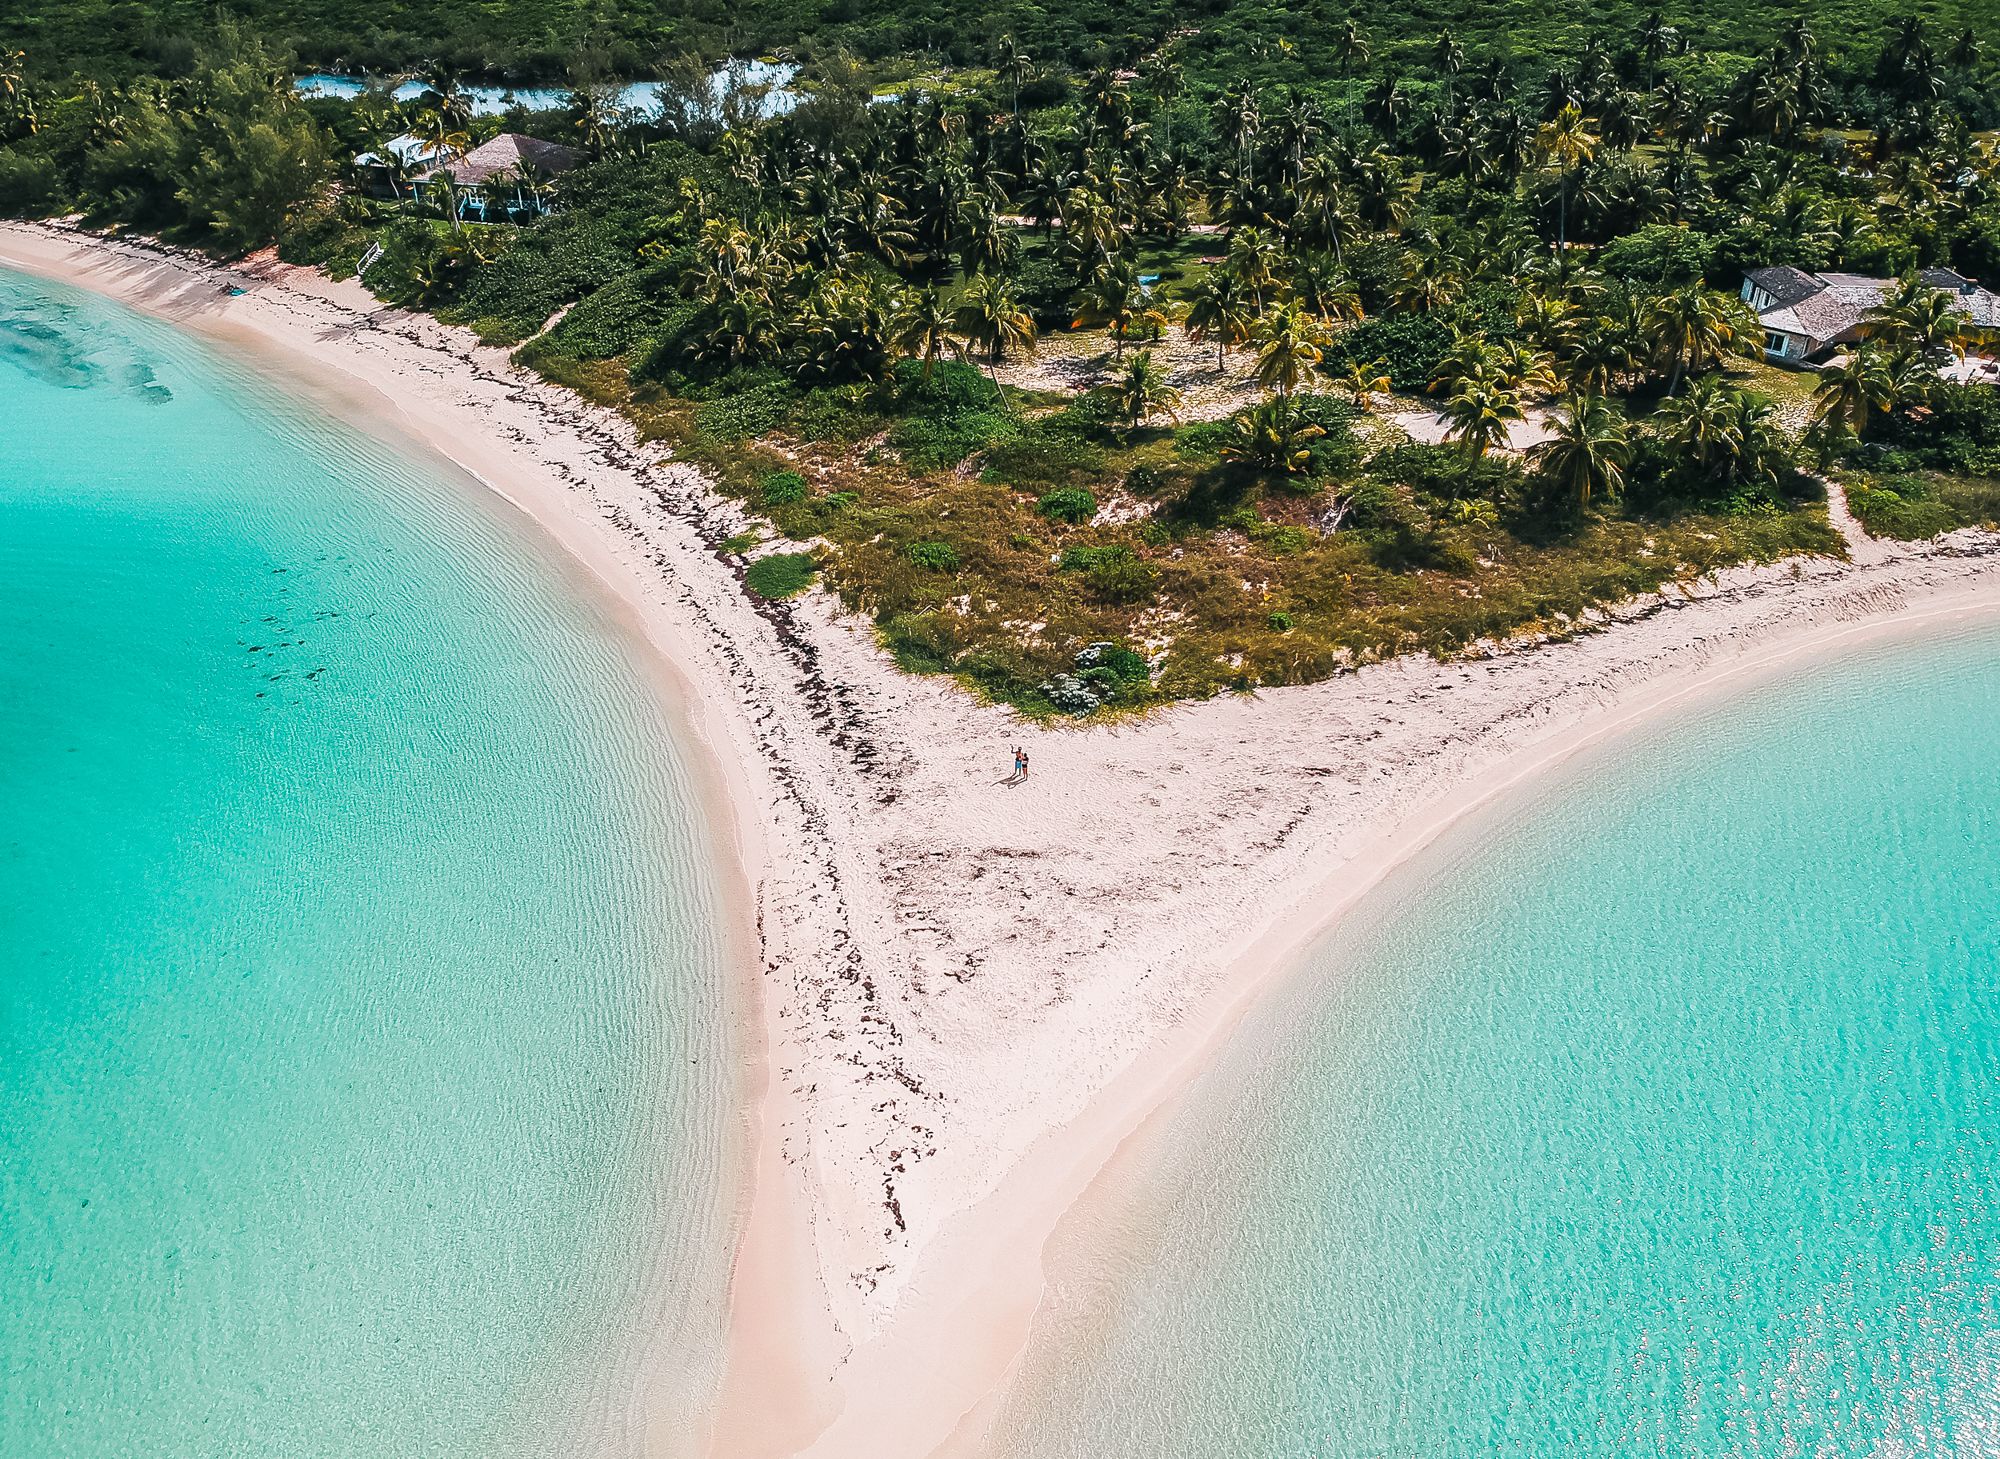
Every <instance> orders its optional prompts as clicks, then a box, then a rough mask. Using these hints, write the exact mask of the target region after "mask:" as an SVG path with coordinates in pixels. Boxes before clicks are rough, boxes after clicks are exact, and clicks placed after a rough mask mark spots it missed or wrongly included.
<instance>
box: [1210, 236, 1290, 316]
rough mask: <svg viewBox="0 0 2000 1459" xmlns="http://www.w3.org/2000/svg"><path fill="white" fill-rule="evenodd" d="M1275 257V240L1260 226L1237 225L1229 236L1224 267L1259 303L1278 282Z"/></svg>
mask: <svg viewBox="0 0 2000 1459" xmlns="http://www.w3.org/2000/svg"><path fill="white" fill-rule="evenodd" d="M1278 259H1279V250H1278V244H1277V240H1276V239H1274V238H1272V237H1271V236H1270V235H1269V234H1268V233H1266V232H1264V231H1263V230H1262V229H1261V228H1238V229H1237V230H1236V231H1235V232H1234V233H1231V234H1230V235H1229V254H1228V257H1227V259H1226V260H1225V261H1224V263H1223V268H1224V269H1225V270H1227V271H1228V273H1229V275H1230V277H1231V278H1233V279H1235V281H1236V282H1237V283H1238V284H1240V285H1242V286H1243V288H1245V289H1246V290H1248V291H1249V293H1250V295H1251V297H1252V298H1254V299H1256V300H1257V302H1258V303H1260V304H1261V303H1263V301H1264V294H1265V292H1266V291H1267V290H1269V289H1270V288H1271V287H1272V285H1274V284H1275V283H1277V281H1278V274H1277V268H1278Z"/></svg>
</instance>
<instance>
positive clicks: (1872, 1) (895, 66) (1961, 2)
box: [0, 0, 1996, 107]
mask: <svg viewBox="0 0 2000 1459" xmlns="http://www.w3.org/2000/svg"><path fill="white" fill-rule="evenodd" d="M1656 10H1657V11H1659V12H1660V13H1661V15H1662V19H1663V21H1664V23H1665V24H1666V25H1668V26H1671V27H1672V28H1673V29H1674V30H1675V32H1676V33H1677V36H1678V37H1679V38H1680V39H1681V40H1682V41H1684V43H1685V44H1686V46H1687V47H1689V48H1690V49H1691V50H1692V51H1693V52H1695V53H1697V54H1699V55H1700V56H1701V57H1702V59H1703V61H1704V63H1705V64H1709V65H1714V66H1716V67H1718V68H1720V69H1721V70H1723V71H1725V72H1726V71H1727V69H1728V68H1729V67H1731V66H1732V65H1735V64H1738V63H1741V62H1747V61H1748V60H1749V59H1750V58H1753V57H1755V56H1756V55H1758V54H1759V53H1761V52H1762V51H1763V50H1764V49H1765V48H1767V47H1768V46H1769V45H1770V43H1771V39H1772V38H1773V37H1774V36H1776V35H1778V34H1780V33H1781V32H1782V31H1783V30H1784V28H1785V27H1786V26H1787V25H1789V24H1791V23H1794V22H1797V21H1801V20H1803V21H1808V22H1810V23H1811V24H1812V26H1813V27H1814V29H1815V30H1816V31H1817V32H1818V33H1819V34H1820V35H1821V36H1822V37H1824V38H1825V44H1826V47H1827V51H1828V53H1829V55H1830V56H1831V57H1832V58H1834V59H1835V60H1836V61H1839V62H1842V63H1848V62H1852V63H1854V64H1855V65H1857V66H1866V65H1867V64H1870V63H1872V62H1873V60H1874V58H1875V48H1876V46H1877V44H1878V41H1879V37H1880V34H1881V31H1882V28H1883V26H1884V25H1885V24H1887V23H1888V22H1889V21H1890V20H1892V19H1895V18H1897V17H1900V16H1903V15H1911V16H1913V17H1915V18H1917V19H1919V20H1921V21H1922V22H1923V23H1924V25H1925V26H1926V28H1927V29H1928V31H1929V33H1930V34H1931V35H1932V36H1934V37H1938V38H1941V40H1942V41H1945V42H1948V41H1950V40H1951V39H1954V38H1955V37H1957V36H1958V35H1959V34H1960V33H1962V32H1964V31H1967V30H1978V29H1981V28H1984V30H1985V31H1986V33H1988V34H1990V33H1991V28H1992V26H1993V23H1994V20H1995V18H1996V11H1995V9H1994V7H1993V5H1992V4H1991V3H1990V0H1915V3H1903V0H1898V3H1890V0H1820V3H1817V4H1813V5H1806V4H1802V3H1799V0H1676V3H1672V4H1667V5H1665V6H1654V5H1651V4H1648V3H1646V0H1426V3H1423V4H1420V5H1412V6H1407V7H1400V6H1390V7H1381V6H1377V7H1363V6H1357V5H1354V4H1351V3H1346V0H1305V3H1297V4H1293V3H1288V4H1283V5H1279V4H1275V3H1272V0H1195V3H1166V0H1116V3H1112V0H1078V3H1072V4H1065V5H1055V6H1050V5H1042V4H1037V3H1031V0H998V3H996V4H990V5H981V6H978V7H976V8H973V9H968V8H967V7H965V6H964V5H960V4H953V3H948V0H841V3H840V4H837V5H820V4H801V3H799V0H741V3H733V4H728V5H724V4H720V3H710V0H493V3H488V4H481V5H476V6H474V5H463V4H444V3H440V0H381V3H378V4H374V5H370V6H367V7H365V8H363V9H360V10H358V11H357V9H356V8H355V7H353V6H348V5H342V4H338V3H335V0H224V3H222V4H220V5H218V4H216V3H213V0H153V3H148V4H143V5H142V4H138V3H135V0H16V3H14V4H12V5H9V6H7V7H4V8H0V48H8V49H19V50H24V51H27V52H28V53H29V54H31V55H34V56H37V57H45V58H47V64H48V65H49V66H50V67H52V68H53V67H56V66H62V65H69V64H80V65H82V66H83V67H84V68H86V69H87V70H89V71H91V72H94V73H97V74H99V75H101V76H115V77H123V76H125V75H128V74H131V73H133V72H135V71H143V72H162V71H164V72H166V73H168V74H173V73H174V72H175V71H176V70H177V69H181V68H184V67H185V66H186V65H187V64H188V63H190V62H191V60H192V56H193V46H192V43H191V41H190V40H189V37H191V36H194V35H197V34H199V33H200V32H201V30H202V29H203V28H204V27H206V26H209V25H211V24H212V23H213V22H214V19H215V17H216V16H217V15H218V14H221V15H224V16H228V17H231V18H235V19H238V20H241V21H243V22H245V23H247V24H249V25H251V26H254V27H255V28H256V29H257V30H259V31H260V32H261V33H263V34H265V35H267V36H270V37H272V38H274V39H275V40H277V41H278V42H280V43H281V44H284V45H287V46H290V47H292V48H293V49H295V50H296V51H297V52H298V54H299V56H300V57H301V59H302V60H303V61H304V62H305V63H306V64H307V65H313V66H319V65H331V66H342V67H352V68H360V67H367V68H372V69H382V70H397V69H403V68H407V67H410V66H412V65H415V64H417V63H418V62H420V61H425V60H435V61H438V62H441V63H443V64H445V65H448V66H450V67H452V68H453V69H454V70H455V71H457V72H458V73H459V74H461V75H467V76H495V77H504V78H507V79H513V80H523V79H534V78H542V79H557V80H560V79H562V78H564V77H567V76H569V75H571V74H572V72H573V71H574V69H575V68H576V67H577V65H578V63H579V61H581V62H582V63H583V64H584V66H585V67H586V68H587V69H591V70H608V71H615V72H618V73H621V74H628V75H651V74H653V73H654V72H656V71H657V70H658V69H660V67H661V64H662V60H663V58H666V57H670V56H675V55H680V54H687V53H695V54H701V55H708V56H715V55H721V54H726V53H732V52H733V53H737V54H745V53H755V52H759V51H774V50H783V51H786V52H789V53H797V54H800V55H810V54H813V53H815V52H828V51H833V50H846V51H850V52H852V53H854V54H855V55H858V56H861V57H863V58H865V59H867V60H868V61H870V62H874V63H881V64H883V66H884V68H885V69H886V70H889V71H898V70H900V71H913V70H927V69H929V68H931V67H934V66H937V65H941V64H942V65H951V66H958V67H967V66H990V65H992V64H993V63H994V61H995V59H996V58H997V56H998V53H999V43H1000V42H1001V40H1002V39H1003V38H1007V37H1013V38H1015V39H1017V40H1018V41H1019V42H1020V43H1021V44H1022V45H1023V46H1024V47H1025V48H1026V49H1027V50H1028V51H1029V52H1031V53H1032V54H1034V55H1036V56H1041V57H1045V58H1047V59H1049V60H1050V61H1051V62H1055V63H1058V64H1059V66H1060V67H1061V68H1062V70H1059V71H1055V72H1053V73H1052V74H1051V75H1049V76H1048V77H1046V78H1044V84H1045V85H1046V86H1048V87H1049V88H1050V89H1052V90H1053V89H1057V88H1060V87H1061V86H1062V85H1063V75H1062V71H1074V72H1087V71H1088V70H1089V69H1090V68H1092V67H1093V66H1097V65H1111V66H1135V65H1137V64H1138V63H1139V62H1140V60H1141V59H1142V58H1144V57H1145V56H1146V55H1147V54H1148V53H1150V52H1152V51H1153V50H1154V49H1156V48H1157V46H1158V45H1159V43H1160V40H1161V38H1162V37H1165V36H1167V35H1169V34H1171V33H1173V32H1174V31H1176V30H1182V29H1185V30H1199V31H1200V33H1201V36H1202V43H1201V45H1200V46H1199V47H1196V48H1191V50H1190V53H1189V63H1190V68H1191V69H1192V70H1193V71H1194V72H1195V73H1196V74H1197V75H1198V76H1200V77H1201V79H1203V80H1204V81H1207V82H1211V83H1220V82H1222V81H1224V80H1228V79H1235V78H1239V77H1240V78H1244V79H1248V80H1252V81H1254V82H1257V83H1258V84H1262V85H1299V84H1314V83H1324V82H1330V81H1337V80H1339V79H1340V78H1342V77H1345V76H1349V75H1358V74H1366V68H1363V67H1357V66H1354V65H1352V64H1351V63H1350V62H1349V61H1348V60H1347V59H1346V58H1345V57H1344V55H1343V53H1342V52H1341V50H1340V49H1339V48H1338V47H1336V46H1335V45H1333V44H1331V43H1330V42H1331V41H1332V40H1333V39H1334V38H1335V37H1337V36H1338V35H1340V33H1341V31H1342V29H1343V27H1344V26H1345V25H1346V24H1347V23H1349V22H1350V21H1351V22H1353V23H1355V24H1357V25H1360V26H1362V27H1365V28H1366V29H1367V30H1368V31H1369V32H1370V33H1371V59H1372V60H1373V61H1374V62H1375V63H1377V64H1379V65H1383V66H1387V67H1390V68H1393V69H1395V70H1396V71H1398V72H1400V73H1402V74H1405V75H1408V76H1410V77H1411V78H1412V79H1413V80H1418V79H1425V78H1428V77H1430V76H1432V75H1433V73H1434V67H1433V66H1432V64H1431V63H1432V56H1431V49H1430V48H1431V45H1432V40H1433V38H1434V36H1435V35H1436V33H1437V31H1438V30H1439V29H1440V28H1445V29H1449V30H1451V31H1452V32H1453V34H1454V35H1456V36H1457V37H1458V38H1459V41H1460V43H1461V44H1462V45H1463V46H1464V47H1465V48H1466V50H1467V52H1468V54H1469V55H1471V56H1473V57H1481V58H1483V57H1485V56H1488V55H1493V56H1501V57H1505V58H1508V59H1510V60H1516V61H1519V62H1522V63H1526V64H1531V65H1536V66H1546V65H1547V64H1548V63H1551V62H1554V61H1557V60H1560V59H1567V58H1569V57H1571V56H1574V55H1576V54H1577V53H1578V52H1580V51H1581V50H1582V49H1583V48H1584V47H1585V46H1586V45H1587V44H1589V43H1591V42H1592V41H1595V42H1597V43H1598V44H1600V45H1613V46H1615V45H1617V44H1621V43H1624V42H1626V41H1628V40H1629V38H1631V37H1633V36H1636V35H1638V34H1640V33H1641V31H1642V30H1643V29H1644V28H1645V25H1646V23H1647V20H1648V17H1649V16H1650V15H1652V14H1653V13H1654V12H1655V11H1656ZM1988 74H1989V77H1990V73H1988ZM1973 89H1974V88H1972V87H1970V86H1968V87H1967V91H1968V92H1969V91H1971V90H1973ZM1988 89H1989V90H1990V87H1989V88H1988ZM1946 99H1947V100H1950V101H1952V102H1953V103H1954V104H1957V105H1960V106H1961V107H1962V106H1963V105H1964V104H1965V103H1966V101H1967V100H1968V97H1967V96H1964V95H1958V96H1948V97H1947V98H1946Z"/></svg>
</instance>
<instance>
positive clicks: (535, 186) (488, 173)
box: [423, 132, 584, 222]
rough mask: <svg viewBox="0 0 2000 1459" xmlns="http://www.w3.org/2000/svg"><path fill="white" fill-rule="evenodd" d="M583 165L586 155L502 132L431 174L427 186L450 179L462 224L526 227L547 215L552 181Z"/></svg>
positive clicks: (426, 176) (435, 169)
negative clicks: (504, 221)
mask: <svg viewBox="0 0 2000 1459" xmlns="http://www.w3.org/2000/svg"><path fill="white" fill-rule="evenodd" d="M583 160H584V156H583V153H581V152H579V151H577V150H576V149H575V148H574V147H565V146H563V145H562V143H560V142H545V141H543V140H542V139H541V138H540V137H528V136H523V135H522V134H521V133H519V132H502V133H501V134H500V135H499V136H497V137H495V138H493V140H492V141H490V142H482V143H480V144H479V145H478V146H477V147H474V148H473V149H472V150H471V151H470V152H468V153H466V154H465V155H464V156H463V157H458V158H454V159H451V160H448V161H444V162H440V163H439V164H437V165H436V166H434V167H432V168H430V169H429V170H428V171H427V172H426V173H425V174H424V177H423V181H424V182H425V183H430V184H435V183H436V182H438V181H439V180H441V179H449V180H450V182H451V183H452V185H453V187H455V188H456V189H457V198H458V213H459V216H460V217H462V218H476V219H478V220H479V221H480V222H496V221H499V220H500V219H501V218H503V217H505V218H507V219H511V220H513V221H515V222H524V221H526V220H527V219H529V218H533V217H538V216H540V215H541V214H542V213H545V212H547V211H548V189H547V187H546V186H545V184H546V183H547V182H548V180H549V179H550V178H552V177H555V176H557V175H558V174H560V173H564V172H568V171H570V170H571V169H572V168H574V167H577V166H579V165H581V163H582V162H583Z"/></svg>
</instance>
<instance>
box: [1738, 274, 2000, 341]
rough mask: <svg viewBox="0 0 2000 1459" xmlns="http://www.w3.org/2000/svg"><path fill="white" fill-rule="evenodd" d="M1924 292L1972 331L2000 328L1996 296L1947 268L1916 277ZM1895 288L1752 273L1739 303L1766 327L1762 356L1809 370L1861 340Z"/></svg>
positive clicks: (1853, 278) (1857, 279)
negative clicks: (1950, 307)
mask: <svg viewBox="0 0 2000 1459" xmlns="http://www.w3.org/2000/svg"><path fill="white" fill-rule="evenodd" d="M1917 277H1918V280H1919V281H1920V282H1921V283H1923V284H1924V285H1925V286H1926V287H1928V288H1932V289H1937V290H1940V291H1941V292H1943V293H1945V294H1948V295H1950V296H1951V298H1952V300H1953V302H1954V304H1955V305H1956V306H1957V308H1958V311H1959V313H1961V314H1963V315H1965V316H1966V317H1967V319H1968V320H1970V321H1971V322H1972V323H1973V324H1974V325H1976V326H1978V327H1979V328H1982V329H1990V328H1993V327H1995V326H1996V325H2000V295H1995V294H1994V293H1993V292H1992V291H1991V290H1990V289H1985V288H1982V287H1980V285H1978V284H1977V283H1974V282H1973V281H1972V280H1971V279H1968V278H1966V277H1965V275H1963V274H1960V273H1955V272H1953V271H1952V270H1951V269H1948V268H1932V269H1925V270H1923V271H1922V272H1921V273H1919V274H1918V275H1917ZM1895 287H1896V280H1894V279H1878V278H1871V277H1869V276H1868V275H1865V274H1836V273H1825V274H1812V273H1807V272H1806V271H1805V270H1804V269H1796V268H1785V267H1780V268H1759V269H1751V270H1750V271H1749V272H1748V273H1746V274H1745V275H1744V276H1743V296H1742V297H1743V302H1744V303H1746V304H1748V305H1749V306H1750V307H1751V308H1752V309H1754V310H1756V311H1757V322H1758V323H1759V324H1761V325H1763V326H1764V355H1765V357H1766V358H1767V359H1771V360H1777V361H1781V362H1783V363H1785V364H1789V365H1805V364H1810V363H1813V362H1815V361H1817V360H1818V359H1820V358H1821V357H1823V356H1825V355H1826V354H1827V353H1829V352H1830V351H1832V350H1833V349H1834V348H1835V347H1836V346H1839V345H1843V344H1852V343H1853V342H1854V341H1856V340H1858V339H1859V338H1860V337H1861V323H1862V320H1863V318H1864V317H1865V316H1866V315H1867V313H1868V311H1869V310H1871V309H1874V308H1876V307H1877V306H1879V305H1880V304H1881V303H1882V301H1883V300H1884V299H1886V298H1888V297H1889V294H1890V292H1891V291H1892V290H1893V289H1894V288H1895Z"/></svg>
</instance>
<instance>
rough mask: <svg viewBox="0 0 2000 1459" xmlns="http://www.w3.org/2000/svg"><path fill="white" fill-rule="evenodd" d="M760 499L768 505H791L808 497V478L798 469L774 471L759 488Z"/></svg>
mask: <svg viewBox="0 0 2000 1459" xmlns="http://www.w3.org/2000/svg"><path fill="white" fill-rule="evenodd" d="M757 495H758V500H760V501H761V502H763V504H764V505H765V506H767V507H789V506H793V505H795V504H797V503H799V502H802V501H804V500H805V499H806V495H807V488H806V479H805V478H804V477H803V476H801V475H799V474H798V472H796V471H773V472H772V473H771V474H770V475H768V476H766V477H765V478H764V481H763V484H762V485H761V487H760V488H759V489H758V493H757Z"/></svg>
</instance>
